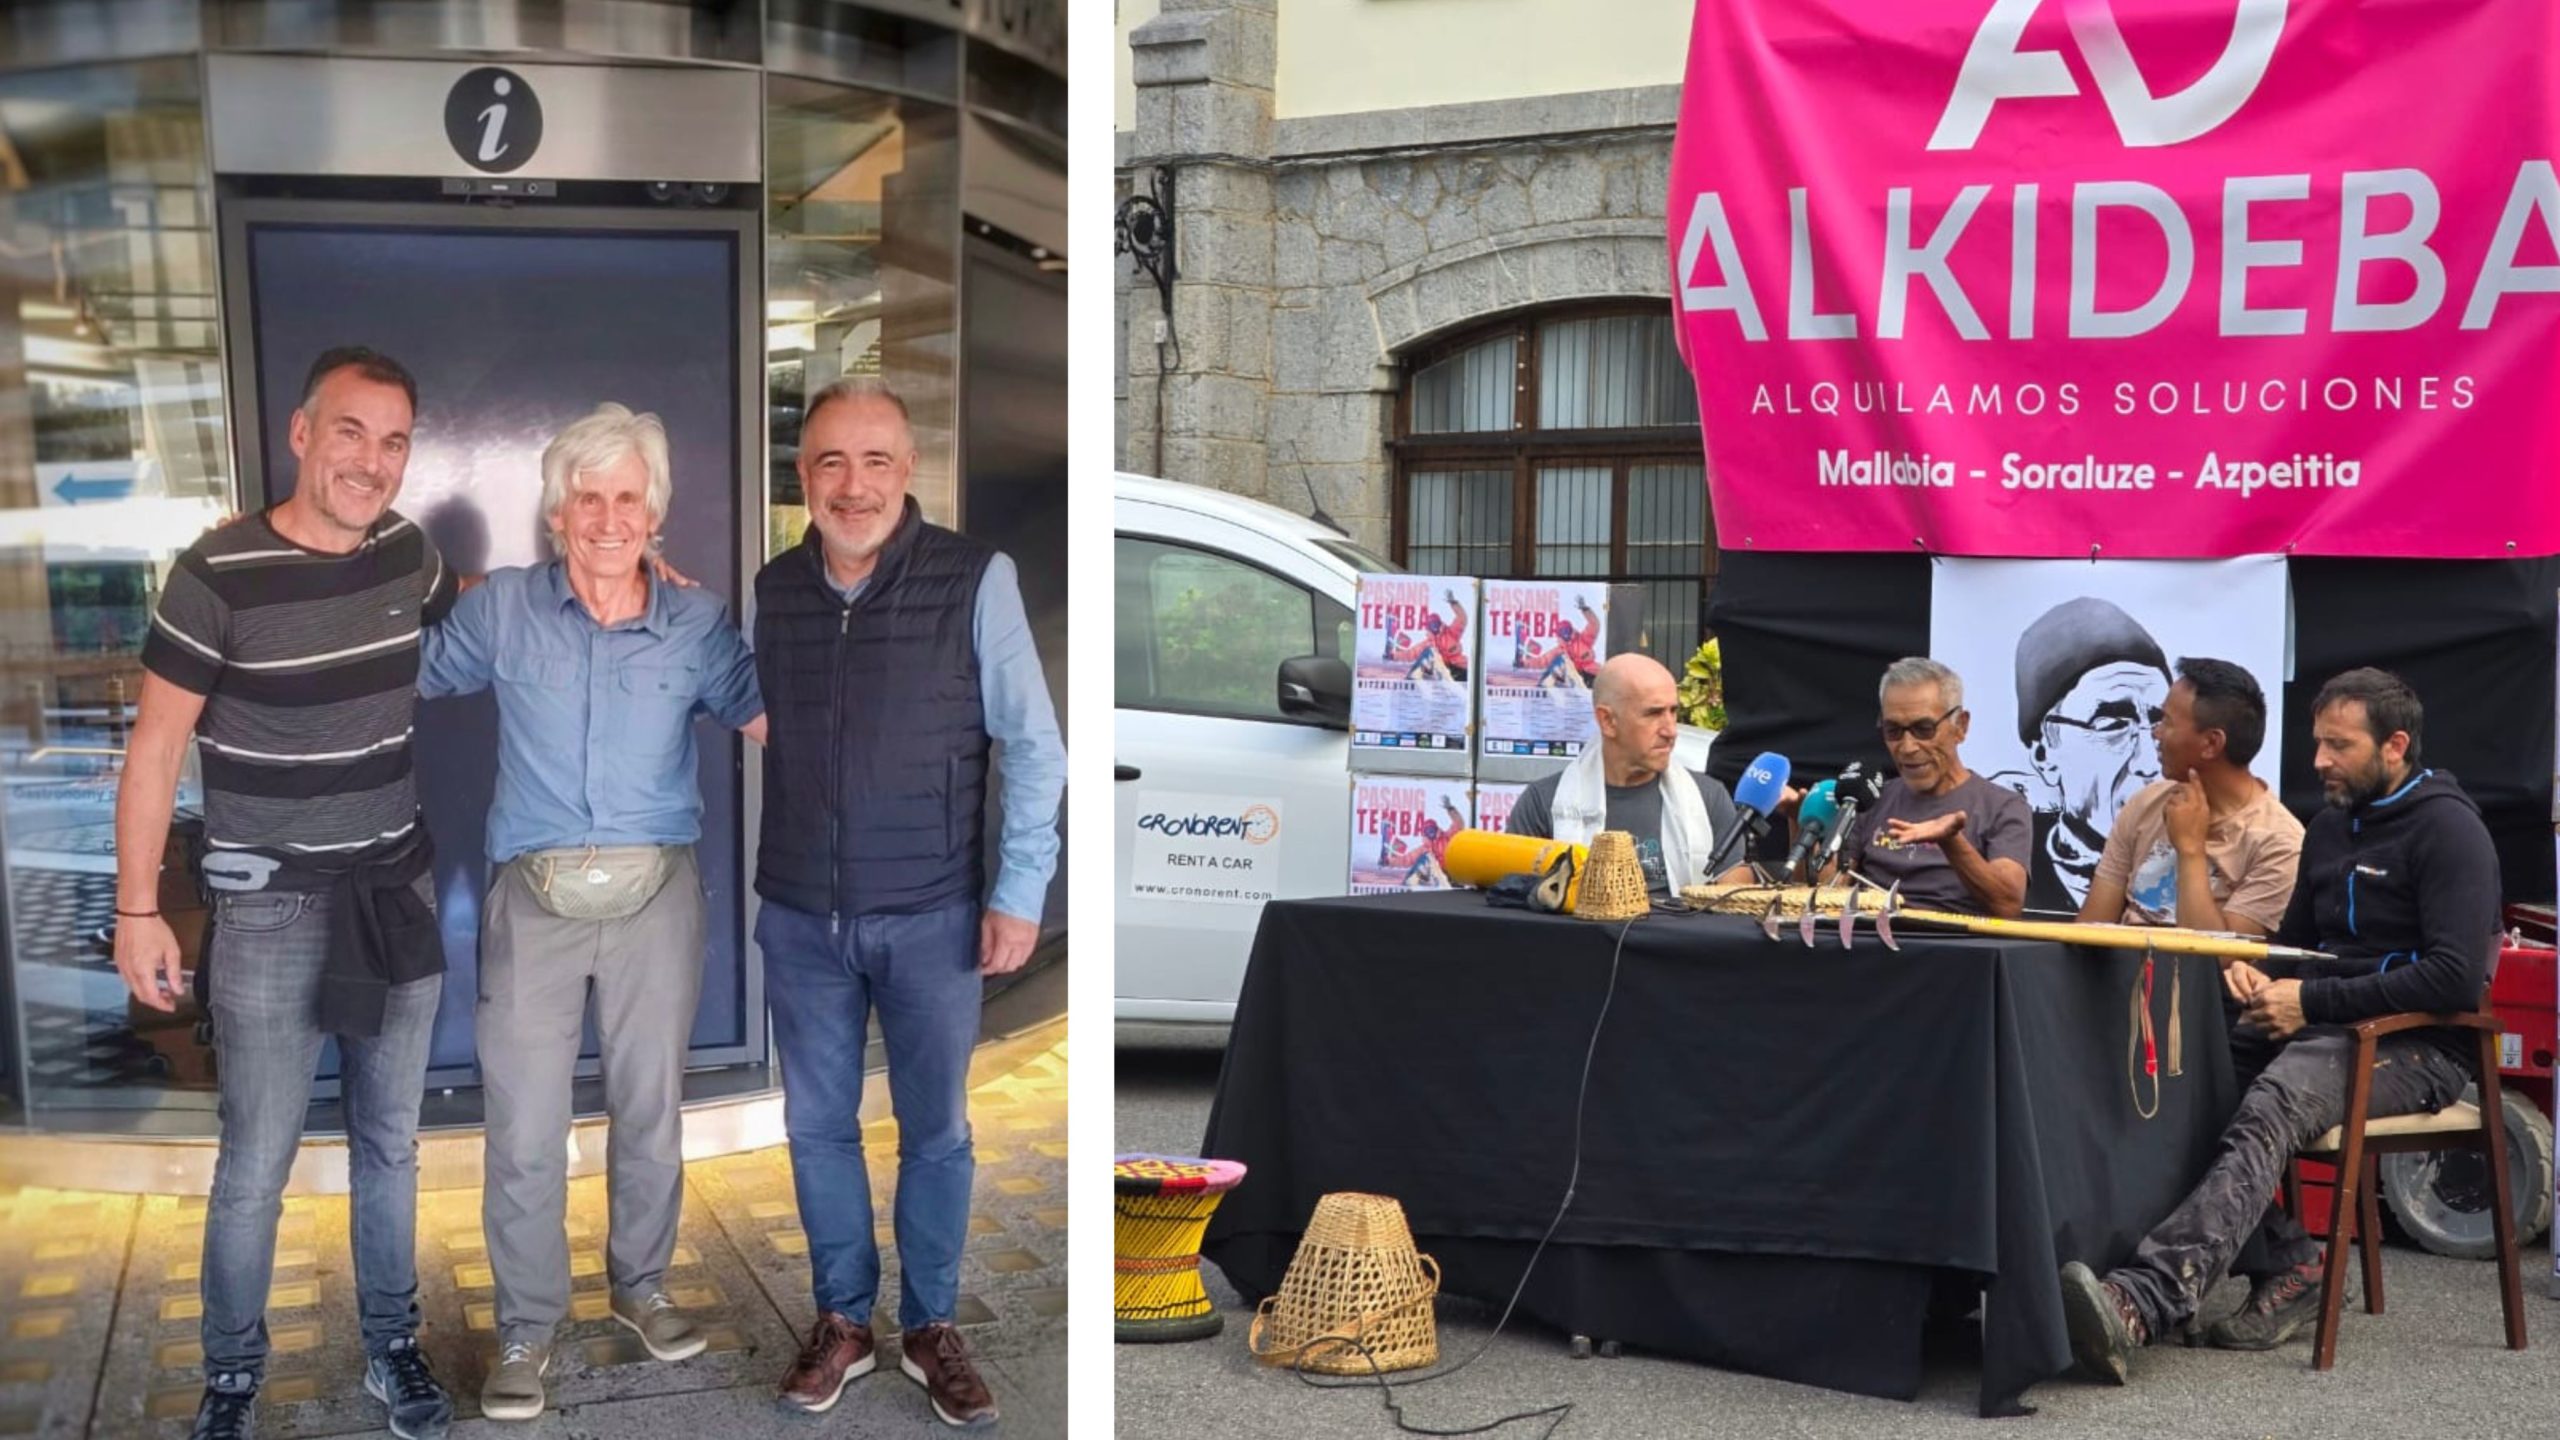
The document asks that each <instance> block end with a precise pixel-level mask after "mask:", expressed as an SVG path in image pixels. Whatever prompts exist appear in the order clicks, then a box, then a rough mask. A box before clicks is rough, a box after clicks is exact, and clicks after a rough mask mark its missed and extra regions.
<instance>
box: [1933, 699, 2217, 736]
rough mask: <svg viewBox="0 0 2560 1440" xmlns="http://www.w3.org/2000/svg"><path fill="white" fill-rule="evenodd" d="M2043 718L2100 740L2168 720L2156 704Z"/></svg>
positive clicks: (2146, 729) (2154, 728) (2155, 728)
mask: <svg viewBox="0 0 2560 1440" xmlns="http://www.w3.org/2000/svg"><path fill="white" fill-rule="evenodd" d="M2044 718H2045V722H2046V723H2047V724H2050V725H2068V726H2070V727H2072V728H2073V729H2075V730H2086V731H2088V732H2089V733H2090V734H2092V735H2095V736H2097V737H2098V738H2099V739H2101V740H2114V741H2123V740H2129V739H2132V738H2133V736H2134V735H2135V733H2136V732H2137V731H2138V732H2140V733H2142V734H2145V735H2149V734H2154V733H2156V732H2158V730H2159V729H2160V727H2161V726H2162V725H2165V724H2167V723H2168V720H2169V717H2168V715H2167V714H2166V713H2165V712H2164V711H2162V710H2161V708H2160V707H2159V706H2157V705H2154V706H2152V707H2151V708H2150V709H2148V710H2146V711H2144V712H2142V713H2141V714H2140V715H2136V714H2134V713H2133V708H2132V707H2131V706H2125V707H2123V708H2120V709H2119V708H2116V707H2112V706H2110V707H2108V708H2106V709H2103V710H2100V711H2099V712H2098V713H2097V714H2095V715H2092V716H2090V717H2089V718H2088V719H2086V720H2074V719H2072V718H2071V717H2070V716H2068V715H2047V716H2046V717H2044ZM1922 738H1923V739H1925V738H1927V737H1925V736H1923V737H1922Z"/></svg>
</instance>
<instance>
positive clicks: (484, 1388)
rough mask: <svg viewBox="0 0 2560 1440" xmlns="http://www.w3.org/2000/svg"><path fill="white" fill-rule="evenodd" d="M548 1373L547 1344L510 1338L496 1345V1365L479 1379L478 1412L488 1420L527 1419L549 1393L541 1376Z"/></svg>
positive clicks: (549, 1369)
mask: <svg viewBox="0 0 2560 1440" xmlns="http://www.w3.org/2000/svg"><path fill="white" fill-rule="evenodd" d="M550 1373H551V1347H550V1346H548V1345H537V1344H534V1343H533V1342H532V1341H530V1340H512V1341H509V1342H508V1343H506V1344H505V1345H502V1346H500V1347H498V1368H497V1369H495V1370H492V1371H490V1372H489V1378H488V1379H486V1380H483V1381H481V1382H480V1413H481V1414H483V1415H485V1416H487V1417H489V1418H490V1419H492V1420H531V1419H534V1418H535V1417H537V1416H539V1415H541V1414H542V1407H543V1406H544V1405H546V1404H548V1403H549V1402H550V1396H549V1395H547V1394H546V1393H545V1392H544V1391H543V1388H542V1378H543V1377H544V1376H546V1375H548V1374H550Z"/></svg>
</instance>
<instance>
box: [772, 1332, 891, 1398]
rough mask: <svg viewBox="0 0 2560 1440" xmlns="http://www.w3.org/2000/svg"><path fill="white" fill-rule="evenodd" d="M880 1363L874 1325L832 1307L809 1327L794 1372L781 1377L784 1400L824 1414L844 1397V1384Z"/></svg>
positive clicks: (793, 1366)
mask: <svg viewBox="0 0 2560 1440" xmlns="http://www.w3.org/2000/svg"><path fill="white" fill-rule="evenodd" d="M879 1363H880V1357H879V1356H878V1355H877V1354H875V1353H873V1347H872V1344H871V1327H870V1326H868V1325H857V1324H855V1323H854V1322H853V1321H851V1320H848V1319H846V1318H845V1317H843V1316H842V1315H839V1314H837V1313H835V1312H834V1311H832V1310H830V1311H827V1312H826V1313H825V1314H822V1315H820V1316H819V1317H818V1323H816V1324H815V1325H812V1326H810V1327H809V1338H808V1339H807V1340H806V1341H805V1342H803V1343H802V1344H801V1346H800V1355H799V1358H798V1359H795V1360H793V1361H792V1362H791V1373H790V1374H788V1375H785V1376H783V1377H782V1403H784V1404H786V1405H794V1406H798V1407H799V1408H800V1409H803V1410H806V1411H808V1412H809V1413H810V1414H812V1415H823V1414H825V1413H826V1412H828V1411H829V1410H832V1409H834V1408H835V1404H836V1401H838V1400H840V1399H842V1398H843V1397H844V1387H846V1386H847V1385H850V1384H852V1383H853V1382H854V1381H856V1380H859V1379H861V1378H862V1377H863V1376H865V1375H868V1374H870V1373H871V1370H872V1367H873V1366H875V1365H878V1364H879Z"/></svg>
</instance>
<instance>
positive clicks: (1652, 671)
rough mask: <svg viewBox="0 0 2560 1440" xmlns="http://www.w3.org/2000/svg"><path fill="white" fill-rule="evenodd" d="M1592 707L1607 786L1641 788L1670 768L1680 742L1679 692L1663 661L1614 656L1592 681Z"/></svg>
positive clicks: (1645, 656)
mask: <svg viewBox="0 0 2560 1440" xmlns="http://www.w3.org/2000/svg"><path fill="white" fill-rule="evenodd" d="M1591 707H1592V711H1593V716H1592V718H1593V720H1594V722H1595V723H1597V724H1598V726H1599V727H1600V749H1601V759H1602V761H1603V763H1604V764H1605V765H1606V766H1607V767H1608V771H1609V783H1611V784H1613V785H1633V784H1641V783H1643V782H1645V781H1647V780H1649V779H1652V778H1653V777H1655V776H1659V775H1660V774H1661V773H1662V772H1663V771H1664V770H1666V769H1668V768H1669V767H1670V765H1671V750H1672V747H1673V746H1674V745H1675V744H1677V743H1678V741H1679V739H1680V686H1679V685H1678V683H1677V682H1675V681H1674V680H1672V678H1671V672H1670V671H1668V670H1666V669H1664V668H1663V667H1662V662H1661V661H1659V660H1656V659H1654V658H1653V657H1652V656H1650V655H1637V654H1628V655H1617V656H1612V657H1611V658H1610V659H1609V661H1608V663H1607V664H1604V665H1602V666H1601V667H1600V673H1599V674H1597V675H1595V676H1593V677H1592V680H1591Z"/></svg>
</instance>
